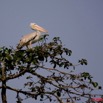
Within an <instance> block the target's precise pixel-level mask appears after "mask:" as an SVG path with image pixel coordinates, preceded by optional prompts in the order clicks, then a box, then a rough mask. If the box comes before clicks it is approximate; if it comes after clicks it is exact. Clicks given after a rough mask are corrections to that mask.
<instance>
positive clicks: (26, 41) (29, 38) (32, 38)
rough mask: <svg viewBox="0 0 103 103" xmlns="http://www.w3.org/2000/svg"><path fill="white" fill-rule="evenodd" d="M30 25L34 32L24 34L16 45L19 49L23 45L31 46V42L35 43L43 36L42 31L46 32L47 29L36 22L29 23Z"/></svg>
mask: <svg viewBox="0 0 103 103" xmlns="http://www.w3.org/2000/svg"><path fill="white" fill-rule="evenodd" d="M30 27H31V29H32V30H35V32H33V33H30V34H27V35H24V36H23V37H22V38H21V40H20V42H19V44H18V45H17V49H21V48H23V47H24V46H26V47H27V48H32V44H34V43H36V42H37V41H39V40H40V39H41V38H42V37H43V35H42V33H48V31H47V30H45V29H44V28H42V27H40V26H39V25H37V24H36V23H30Z"/></svg>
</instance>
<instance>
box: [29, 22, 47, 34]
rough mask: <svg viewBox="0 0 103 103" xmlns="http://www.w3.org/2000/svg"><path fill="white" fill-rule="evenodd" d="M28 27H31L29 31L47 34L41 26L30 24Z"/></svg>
mask: <svg viewBox="0 0 103 103" xmlns="http://www.w3.org/2000/svg"><path fill="white" fill-rule="evenodd" d="M30 27H31V29H33V30H36V31H40V32H46V33H47V32H48V31H47V30H45V29H44V28H42V27H41V26H39V25H37V24H36V23H30Z"/></svg>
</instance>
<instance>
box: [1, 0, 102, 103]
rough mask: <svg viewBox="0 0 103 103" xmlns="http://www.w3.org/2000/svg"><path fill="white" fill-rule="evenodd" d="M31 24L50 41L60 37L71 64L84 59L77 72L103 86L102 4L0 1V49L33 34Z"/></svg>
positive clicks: (95, 1) (96, 1)
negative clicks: (86, 63) (40, 27)
mask: <svg viewBox="0 0 103 103" xmlns="http://www.w3.org/2000/svg"><path fill="white" fill-rule="evenodd" d="M30 22H35V23H37V24H38V25H40V26H42V27H44V28H45V29H47V30H48V31H49V35H50V36H49V39H51V38H53V37H54V36H59V37H61V40H62V41H63V44H65V46H66V47H68V48H69V49H71V50H72V51H73V54H72V56H71V58H72V59H71V60H72V61H73V62H74V63H76V62H77V61H78V59H81V58H85V59H87V60H88V65H87V66H80V67H78V68H82V69H79V71H80V70H81V71H88V72H90V73H91V74H92V75H93V77H94V79H95V80H96V81H98V82H99V83H100V84H101V85H102V86H103V80H102V77H103V40H102V39H103V0H0V47H1V46H7V47H9V46H13V47H15V46H16V45H17V43H18V42H19V39H20V38H21V37H22V36H23V35H25V34H28V33H30V32H32V30H31V29H30V27H29V23H30ZM78 68H77V69H78ZM102 93H103V92H102ZM11 97H12V95H11ZM25 103H26V102H25Z"/></svg>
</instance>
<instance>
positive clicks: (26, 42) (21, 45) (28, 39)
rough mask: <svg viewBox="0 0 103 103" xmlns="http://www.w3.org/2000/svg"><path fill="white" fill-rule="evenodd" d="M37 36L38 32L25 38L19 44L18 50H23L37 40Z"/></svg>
mask: <svg viewBox="0 0 103 103" xmlns="http://www.w3.org/2000/svg"><path fill="white" fill-rule="evenodd" d="M36 36H37V33H36V32H33V33H30V34H27V35H25V36H23V37H22V38H21V40H20V42H19V44H18V45H17V49H21V48H22V47H24V46H27V45H29V42H30V41H32V40H33V39H35V37H36Z"/></svg>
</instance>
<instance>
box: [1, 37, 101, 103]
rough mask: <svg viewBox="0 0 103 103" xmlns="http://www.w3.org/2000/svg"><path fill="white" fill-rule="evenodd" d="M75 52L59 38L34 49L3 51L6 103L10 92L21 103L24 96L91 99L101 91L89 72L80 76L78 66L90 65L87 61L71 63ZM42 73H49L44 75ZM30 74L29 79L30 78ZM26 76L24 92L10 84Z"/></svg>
mask: <svg viewBox="0 0 103 103" xmlns="http://www.w3.org/2000/svg"><path fill="white" fill-rule="evenodd" d="M71 54H72V51H71V50H70V49H68V48H66V47H64V46H63V44H62V41H61V40H60V38H59V37H54V38H53V39H52V41H51V42H47V37H46V36H44V38H43V39H42V40H40V41H39V43H38V45H37V46H35V47H33V48H32V49H22V50H15V49H13V48H12V47H10V48H7V47H1V48H0V64H1V65H0V82H1V83H2V85H1V86H0V89H1V98H2V103H7V96H6V90H7V89H9V90H11V91H14V92H16V94H17V96H16V97H17V103H22V101H23V98H22V99H21V97H20V94H23V95H25V97H26V98H33V99H35V100H37V99H40V101H44V102H45V100H49V101H50V102H53V103H54V102H56V101H58V102H59V103H69V102H71V103H74V102H75V101H80V100H81V98H82V97H83V98H87V99H88V98H89V97H90V96H92V94H91V92H92V91H93V90H94V88H98V89H101V87H100V86H99V85H98V83H97V82H94V81H93V79H92V76H91V75H90V73H88V72H82V73H79V74H77V73H76V72H75V68H76V66H79V65H87V60H86V59H81V60H78V62H77V64H73V63H72V62H70V61H69V60H68V59H69V57H70V56H71ZM42 71H44V72H45V73H44V74H43V73H42ZM26 74H28V75H26ZM21 76H25V78H26V79H27V82H26V83H24V90H23V89H18V88H16V87H15V88H13V87H11V86H9V85H8V84H7V82H8V81H9V80H14V79H16V78H19V79H21V78H20V77H21Z"/></svg>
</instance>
